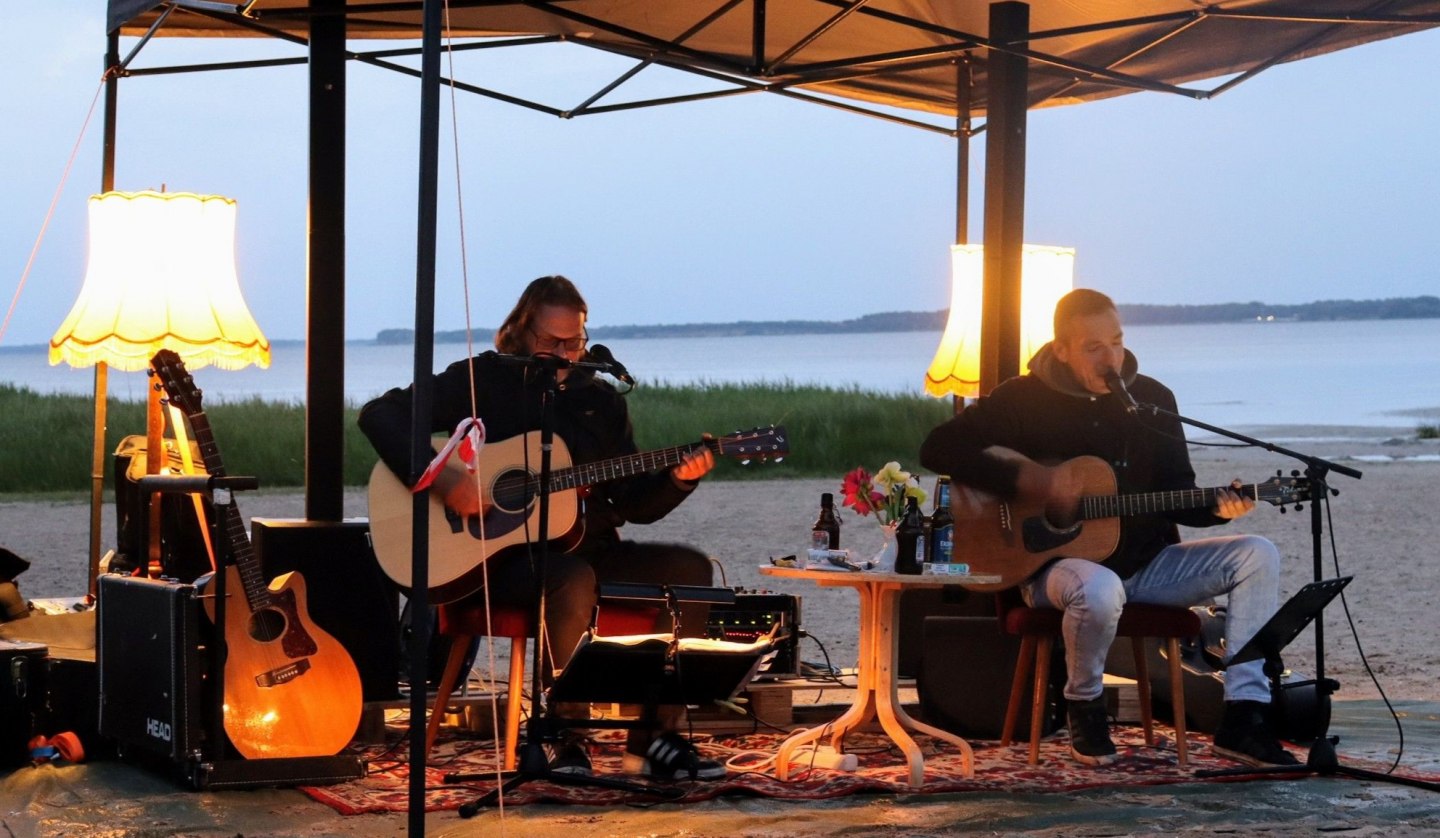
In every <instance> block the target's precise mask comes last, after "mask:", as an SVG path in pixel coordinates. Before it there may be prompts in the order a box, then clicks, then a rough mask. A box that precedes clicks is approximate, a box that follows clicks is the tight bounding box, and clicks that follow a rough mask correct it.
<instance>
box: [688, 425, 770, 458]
mask: <svg viewBox="0 0 1440 838" xmlns="http://www.w3.org/2000/svg"><path fill="white" fill-rule="evenodd" d="M707 444H709V446H710V449H711V450H712V451H714V452H715V453H716V454H718V455H720V456H724V457H735V458H737V459H739V460H740V462H741V463H749V462H750V461H751V460H756V459H758V460H774V461H775V462H777V463H778V462H780V461H781V460H783V459H785V455H787V454H789V453H790V439H789V437H787V436H786V435H785V428H784V427H783V426H781V425H770V426H769V427H765V428H759V427H757V428H751V429H750V430H748V431H736V432H735V433H733V434H726V435H725V436H722V437H719V438H716V439H712V440H708V443H707Z"/></svg>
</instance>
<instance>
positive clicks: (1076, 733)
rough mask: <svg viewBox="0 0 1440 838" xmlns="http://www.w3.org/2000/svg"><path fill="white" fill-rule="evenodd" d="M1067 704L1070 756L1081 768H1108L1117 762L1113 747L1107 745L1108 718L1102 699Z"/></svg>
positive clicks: (1108, 733)
mask: <svg viewBox="0 0 1440 838" xmlns="http://www.w3.org/2000/svg"><path fill="white" fill-rule="evenodd" d="M1068 703H1069V707H1068V709H1067V716H1068V717H1069V725H1070V756H1072V757H1074V758H1075V761H1076V762H1078V763H1080V764H1082V765H1109V764H1110V763H1112V762H1114V761H1115V760H1116V759H1118V757H1117V756H1116V754H1115V743H1114V742H1111V741H1110V714H1109V713H1107V712H1106V711H1105V698H1104V696H1101V697H1099V698H1092V699H1090V700H1089V701H1070V702H1068Z"/></svg>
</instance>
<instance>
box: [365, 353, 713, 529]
mask: <svg viewBox="0 0 1440 838" xmlns="http://www.w3.org/2000/svg"><path fill="white" fill-rule="evenodd" d="M474 362H475V397H476V404H477V410H476V412H477V413H478V415H479V416H480V419H481V421H483V422H484V423H485V431H486V438H487V439H488V440H490V441H492V442H498V441H500V440H503V439H509V438H510V437H512V436H515V435H517V434H521V433H525V432H527V431H530V432H534V433H536V434H538V433H539V427H540V396H541V388H540V387H539V386H538V384H537V383H536V382H535V381H534V380H533V379H534V375H533V374H532V373H530V372H528V371H527V368H525V367H521V366H514V365H510V364H505V363H502V362H501V361H500V360H499V359H498V357H497V356H496V353H494V352H486V353H483V354H481V355H477V356H476V357H475V358H474ZM433 381H434V399H433V405H434V406H433V410H432V412H431V419H430V428H429V430H430V432H431V433H435V434H442V433H443V434H445V435H447V436H448V435H449V434H451V433H453V432H454V430H455V426H456V425H457V424H459V423H460V421H461V420H463V419H465V418H466V417H468V416H469V415H470V372H469V368H468V364H467V362H466V361H457V362H456V363H454V364H451V365H450V366H449V367H448V368H446V370H445V371H444V372H442V373H440V374H438V375H436V376H435V377H434V379H433ZM411 390H412V388H411V387H406V388H404V389H398V388H397V389H392V390H389V391H387V392H386V393H384V394H382V395H380V396H378V397H376V398H375V399H373V400H372V401H370V402H369V403H367V404H366V405H365V406H364V407H362V408H361V409H360V417H359V424H360V430H361V431H363V432H364V433H365V436H366V437H368V438H369V439H370V443H371V444H372V445H373V446H375V450H376V452H377V453H379V455H380V459H381V460H383V461H384V462H385V464H386V465H387V466H389V467H390V470H391V471H393V472H395V473H396V474H397V475H400V476H401V477H402V478H403V479H404V481H405V484H406V485H414V483H415V480H416V479H417V478H418V477H419V475H418V474H410V439H409V436H410V397H411ZM554 408H555V410H554V414H555V428H554V430H555V434H556V436H558V437H560V439H561V440H563V441H564V443H565V445H566V447H567V448H568V449H569V452H570V461H571V462H572V463H574V464H581V463H593V462H596V461H598V460H605V459H610V458H612V457H621V456H625V455H628V454H634V453H636V451H637V450H638V449H637V448H636V447H635V440H634V436H633V434H632V431H631V427H630V413H629V410H628V408H627V406H626V403H625V399H624V398H623V397H622V396H621V395H620V394H619V393H617V392H616V391H615V388H614V387H611V386H610V385H609V384H607V383H605V382H604V381H601V380H599V379H597V378H595V377H594V375H593V373H591V372H590V371H588V370H571V372H570V374H569V375H568V376H567V377H566V379H565V381H564V382H563V383H562V384H561V385H560V387H559V389H558V390H557V392H556V396H555V405H554ZM481 457H482V458H483V457H484V454H483V452H482V454H481ZM421 465H422V467H423V465H424V464H423V463H422V464H421ZM510 465H521V464H520V463H514V464H510ZM554 465H555V467H557V468H558V467H559V466H560V465H561V463H559V462H558V461H557V462H556V463H554ZM530 466H531V468H532V470H535V471H538V470H539V467H540V464H539V463H538V462H537V463H532V464H530ZM688 496H689V491H688V490H686V489H681V488H680V487H678V486H676V485H675V481H674V480H672V479H671V477H670V471H669V469H666V470H663V471H660V472H656V473H651V474H641V475H636V476H634V477H628V478H624V479H620V480H613V481H609V482H605V483H598V484H595V485H594V486H592V487H591V488H590V495H589V496H588V497H587V498H586V501H585V534H584V538H583V540H582V541H581V542H580V545H579V547H578V549H579V550H581V551H591V550H600V549H604V548H605V547H606V546H608V545H610V544H613V543H615V542H616V541H618V540H619V533H618V532H617V531H616V528H617V527H619V526H621V525H622V524H624V523H625V522H626V521H630V522H634V523H637V524H648V523H651V522H653V521H658V520H659V519H660V518H662V517H664V516H665V515H666V513H668V512H670V510H672V509H674V508H675V507H676V506H678V505H679V504H680V502H681V501H683V500H684V499H685V498H686V497H688Z"/></svg>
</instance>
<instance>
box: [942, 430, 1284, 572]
mask: <svg viewBox="0 0 1440 838" xmlns="http://www.w3.org/2000/svg"><path fill="white" fill-rule="evenodd" d="M989 451H990V453H992V454H995V455H996V456H1000V457H1003V458H1006V459H1019V460H1026V459H1027V458H1026V457H1025V456H1024V455H1022V454H1019V453H1016V452H1015V451H1011V450H1010V449H1008V448H1001V447H999V446H996V447H993V448H991V449H989ZM1056 468H1061V469H1065V470H1067V471H1068V472H1069V473H1070V474H1071V476H1073V477H1075V478H1076V480H1077V481H1078V482H1079V483H1080V484H1081V486H1083V487H1084V488H1083V490H1082V492H1081V498H1080V507H1079V509H1077V510H1076V515H1075V521H1074V523H1071V524H1069V525H1068V526H1063V527H1062V526H1056V525H1055V524H1052V523H1051V522H1050V521H1049V520H1048V519H1047V518H1046V516H1045V508H1044V505H1043V504H1041V503H1021V502H1015V501H1005V500H1001V499H999V498H997V497H995V496H994V495H991V494H988V493H986V492H982V491H980V490H978V489H972V488H969V487H966V486H963V485H960V484H955V485H953V486H952V487H951V491H950V511H951V514H952V515H954V517H955V546H954V560H955V561H957V562H965V563H966V564H968V565H970V572H971V573H975V574H994V575H998V576H999V577H1000V581H999V582H994V583H987V584H975V585H965V587H967V588H970V589H971V590H976V591H999V590H1004V589H1006V588H1011V587H1014V586H1015V585H1018V584H1020V583H1021V582H1024V581H1025V580H1026V579H1028V578H1030V576H1031V575H1033V574H1034V573H1035V572H1036V571H1037V570H1039V569H1040V568H1041V567H1043V566H1044V565H1045V563H1046V562H1049V561H1050V560H1051V559H1055V558H1060V557H1065V558H1074V559H1089V560H1091V561H1097V562H1098V561H1104V560H1105V559H1107V558H1109V557H1110V555H1111V554H1112V553H1114V552H1115V548H1116V547H1117V546H1118V545H1119V543H1120V519H1121V518H1124V517H1129V516H1134V515H1151V514H1155V513H1161V512H1172V511H1177V510H1181V509H1201V508H1206V507H1211V506H1214V505H1215V497H1216V495H1217V494H1219V493H1220V492H1222V491H1224V490H1226V489H1234V491H1235V492H1237V493H1238V494H1240V495H1242V496H1244V497H1248V498H1250V499H1252V500H1254V501H1257V502H1258V501H1264V502H1266V503H1269V504H1273V505H1275V506H1280V507H1282V508H1283V507H1284V506H1286V505H1288V504H1294V503H1301V502H1304V501H1307V500H1309V499H1310V484H1309V481H1308V480H1306V479H1305V478H1303V477H1281V476H1279V475H1277V476H1275V477H1272V478H1270V479H1269V480H1266V481H1265V482H1264V483H1246V484H1244V485H1242V486H1241V487H1240V488H1238V489H1235V488H1234V487H1232V486H1217V487H1215V488H1208V489H1205V488H1196V489H1176V490H1169V491H1158V492H1133V493H1128V494H1117V493H1116V486H1117V484H1116V480H1115V472H1114V471H1113V470H1112V469H1111V468H1110V465H1109V464H1108V463H1106V462H1105V461H1104V460H1102V459H1100V458H1099V457H1088V456H1087V457H1076V458H1074V459H1071V460H1066V461H1065V462H1063V463H1060V464H1059V465H1057V466H1056Z"/></svg>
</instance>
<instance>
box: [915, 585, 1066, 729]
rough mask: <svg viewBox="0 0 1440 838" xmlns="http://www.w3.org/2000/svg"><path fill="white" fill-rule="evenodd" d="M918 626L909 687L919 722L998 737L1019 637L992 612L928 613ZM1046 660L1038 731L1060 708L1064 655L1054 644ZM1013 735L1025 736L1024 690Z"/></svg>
mask: <svg viewBox="0 0 1440 838" xmlns="http://www.w3.org/2000/svg"><path fill="white" fill-rule="evenodd" d="M986 598H987V599H988V598H989V596H988V595H986ZM924 631H925V633H924V638H925V640H924V648H923V649H921V657H920V672H919V674H918V675H917V676H916V683H915V687H916V690H917V692H918V693H919V695H920V709H921V711H922V713H923V714H924V716H925V721H927V722H929V723H930V724H932V725H935V726H936V727H938V728H940V729H942V730H948V731H950V732H951V733H954V734H956V735H958V736H964V737H968V738H974V739H999V738H1000V732H1001V730H1002V729H1003V728H1004V727H1005V706H1006V704H1008V703H1009V700H1010V679H1011V678H1013V677H1014V675H1015V662H1016V659H1017V658H1019V657H1020V638H1019V637H1016V636H1014V635H1011V634H1006V633H1005V632H1004V631H1003V630H1002V629H1001V628H1000V625H999V623H998V622H997V621H996V619H995V618H994V617H928V618H926V620H925V628H924ZM1050 664H1051V666H1050V682H1049V683H1050V688H1049V690H1048V691H1047V692H1048V693H1049V694H1048V696H1047V697H1046V704H1045V715H1044V717H1043V720H1042V723H1041V730H1042V733H1049V732H1051V731H1052V730H1055V729H1056V728H1058V727H1060V713H1061V712H1063V709H1064V707H1063V702H1062V701H1061V699H1060V691H1061V689H1062V688H1063V686H1064V683H1065V654H1064V649H1063V648H1062V647H1061V644H1059V643H1056V644H1055V651H1054V653H1053V654H1052V655H1051V658H1050ZM1027 683H1033V681H1031V682H1027ZM1015 737H1016V740H1017V741H1024V740H1028V739H1029V738H1030V691H1029V690H1028V689H1027V690H1026V691H1025V698H1024V704H1023V705H1022V706H1021V710H1020V716H1019V719H1018V721H1017V723H1016V725H1015Z"/></svg>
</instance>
